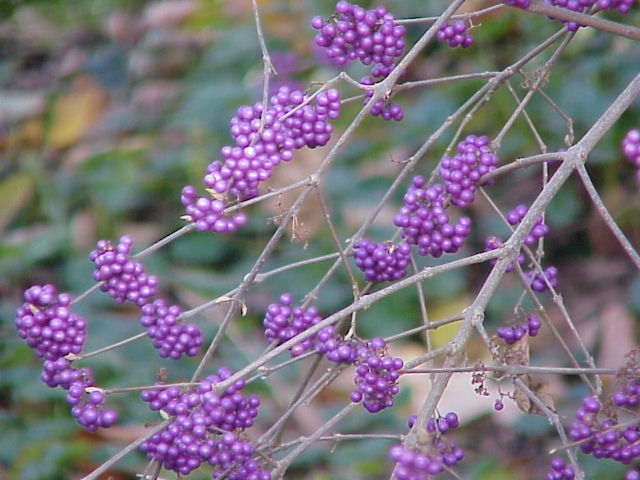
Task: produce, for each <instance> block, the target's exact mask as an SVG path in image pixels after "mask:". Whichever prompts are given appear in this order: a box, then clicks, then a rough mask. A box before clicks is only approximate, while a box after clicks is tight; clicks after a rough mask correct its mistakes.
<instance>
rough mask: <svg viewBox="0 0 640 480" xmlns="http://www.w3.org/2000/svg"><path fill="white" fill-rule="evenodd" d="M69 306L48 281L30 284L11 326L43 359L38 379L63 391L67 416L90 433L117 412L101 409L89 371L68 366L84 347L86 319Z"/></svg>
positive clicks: (100, 398) (66, 298) (101, 396)
mask: <svg viewBox="0 0 640 480" xmlns="http://www.w3.org/2000/svg"><path fill="white" fill-rule="evenodd" d="M70 305H71V295H69V294H68V293H57V291H56V288H55V287H54V286H53V285H50V284H47V285H42V286H40V285H34V286H32V287H30V288H28V289H27V290H26V291H25V292H24V303H23V304H22V306H20V307H18V309H17V310H16V319H15V325H16V329H17V330H18V335H19V336H20V338H22V339H24V340H25V341H26V343H27V345H28V346H29V347H31V348H32V349H33V350H34V352H33V353H34V355H36V356H37V357H41V358H44V362H43V365H42V373H41V374H40V379H41V380H42V381H43V382H44V383H45V384H46V385H47V386H48V387H51V388H55V387H61V388H62V389H63V390H66V391H67V403H68V404H69V405H70V406H71V407H72V408H71V415H72V416H73V417H74V418H75V419H76V421H77V422H78V423H79V424H80V425H82V426H83V427H85V428H86V429H87V430H88V431H90V432H93V431H95V430H96V429H97V428H98V427H109V426H111V425H112V424H113V423H114V422H115V421H116V419H117V414H116V413H115V412H114V411H112V410H109V409H106V408H104V405H103V404H104V400H105V395H104V394H103V393H102V390H100V389H99V388H97V387H96V386H95V384H94V381H93V375H92V374H91V371H90V370H89V369H88V368H86V367H85V368H72V367H71V360H70V358H73V356H75V355H77V354H79V353H80V352H81V351H82V347H83V346H84V342H85V337H86V327H87V322H86V320H85V319H84V318H82V317H81V316H80V315H78V314H76V313H74V312H72V311H71V310H70V308H69V307H70Z"/></svg>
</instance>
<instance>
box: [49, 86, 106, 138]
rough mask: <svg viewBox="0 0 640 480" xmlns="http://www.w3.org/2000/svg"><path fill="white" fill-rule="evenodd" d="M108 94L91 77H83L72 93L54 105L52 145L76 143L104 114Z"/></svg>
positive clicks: (57, 100) (51, 133)
mask: <svg viewBox="0 0 640 480" xmlns="http://www.w3.org/2000/svg"><path fill="white" fill-rule="evenodd" d="M106 102H107V95H106V93H105V91H104V89H103V88H102V87H100V86H99V85H98V84H97V83H96V82H94V81H93V80H91V78H90V77H88V76H84V77H80V78H79V79H78V80H77V81H76V82H75V84H74V86H73V88H72V89H71V91H70V92H69V93H66V94H64V95H61V96H60V97H58V98H57V99H56V101H55V103H54V105H53V113H52V120H51V127H50V130H49V132H48V133H49V135H48V143H49V146H50V147H51V148H54V149H59V148H66V147H69V146H70V145H73V144H74V143H76V142H77V141H78V140H79V139H80V138H82V136H83V135H84V134H85V132H86V131H87V130H88V129H89V128H90V127H91V126H92V125H94V124H95V123H96V122H97V121H98V120H99V119H100V117H101V116H102V114H103V112H104V108H105V106H106Z"/></svg>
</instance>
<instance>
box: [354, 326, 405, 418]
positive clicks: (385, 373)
mask: <svg viewBox="0 0 640 480" xmlns="http://www.w3.org/2000/svg"><path fill="white" fill-rule="evenodd" d="M386 347H387V344H386V342H385V341H384V340H383V339H382V338H380V337H376V338H373V339H371V340H370V341H368V342H366V343H365V344H363V345H361V346H360V347H359V348H358V351H357V357H356V360H355V362H354V364H355V366H356V374H355V377H354V382H355V384H356V389H355V390H353V391H352V392H351V395H350V397H349V398H350V399H351V401H352V402H360V401H362V406H363V407H364V408H365V409H366V410H367V411H369V412H371V413H376V412H379V411H380V410H382V409H384V408H387V407H391V406H392V405H393V397H394V396H395V395H397V394H398V392H399V391H400V389H399V387H398V378H399V377H400V370H401V369H402V367H403V365H404V363H403V362H402V359H401V358H393V357H390V356H389V355H388V354H387V348H386Z"/></svg>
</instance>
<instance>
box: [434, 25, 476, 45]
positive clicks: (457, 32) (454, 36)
mask: <svg viewBox="0 0 640 480" xmlns="http://www.w3.org/2000/svg"><path fill="white" fill-rule="evenodd" d="M436 38H437V39H438V40H439V41H441V42H447V44H448V45H449V46H450V47H451V48H455V47H462V48H467V47H469V46H471V45H472V44H473V37H472V36H471V35H470V34H469V33H467V25H466V24H465V23H464V22H463V21H462V20H457V21H455V22H453V23H445V24H443V25H442V26H441V27H440V29H439V30H438V33H437V35H436Z"/></svg>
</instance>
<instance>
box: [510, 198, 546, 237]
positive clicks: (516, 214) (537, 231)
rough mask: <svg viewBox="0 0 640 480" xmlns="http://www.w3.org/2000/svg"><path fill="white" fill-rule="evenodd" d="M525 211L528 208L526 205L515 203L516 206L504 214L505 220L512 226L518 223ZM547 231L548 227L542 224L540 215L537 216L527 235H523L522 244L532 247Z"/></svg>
mask: <svg viewBox="0 0 640 480" xmlns="http://www.w3.org/2000/svg"><path fill="white" fill-rule="evenodd" d="M527 211H528V209H527V207H526V206H524V205H522V204H520V205H516V207H515V208H514V209H513V210H511V211H510V212H508V213H507V215H506V218H507V222H508V223H509V225H512V226H515V225H518V224H519V223H520V222H521V221H522V219H523V218H524V217H525V215H526V214H527ZM547 233H549V227H548V226H547V225H545V224H544V222H543V220H542V217H538V218H536V222H535V224H534V225H533V227H531V230H530V231H529V233H528V234H527V236H526V237H524V244H525V245H527V246H528V247H532V246H533V245H535V243H536V242H537V241H538V240H539V239H541V238H542V237H544V236H545V235H546V234H547Z"/></svg>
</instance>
